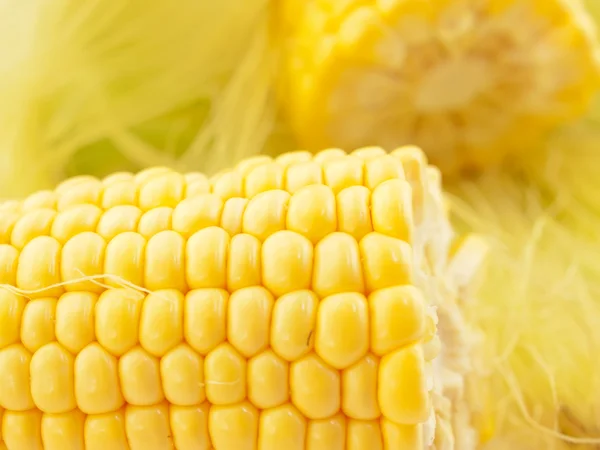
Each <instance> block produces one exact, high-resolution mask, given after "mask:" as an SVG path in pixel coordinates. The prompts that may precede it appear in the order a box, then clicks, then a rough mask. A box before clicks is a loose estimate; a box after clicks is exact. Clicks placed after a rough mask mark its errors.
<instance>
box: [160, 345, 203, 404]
mask: <svg viewBox="0 0 600 450" xmlns="http://www.w3.org/2000/svg"><path fill="white" fill-rule="evenodd" d="M160 376H161V379H162V383H163V389H164V391H165V398H166V399H167V400H168V401H169V402H170V403H171V404H173V405H180V406H194V405H199V404H201V403H202V402H203V401H204V400H205V399H206V394H205V390H204V358H202V356H200V355H198V354H197V353H196V352H195V351H194V350H192V349H191V348H190V347H189V346H187V345H185V344H182V345H179V346H177V347H175V348H174V349H172V350H171V351H169V352H168V353H167V354H166V355H165V356H163V357H162V359H161V360H160Z"/></svg>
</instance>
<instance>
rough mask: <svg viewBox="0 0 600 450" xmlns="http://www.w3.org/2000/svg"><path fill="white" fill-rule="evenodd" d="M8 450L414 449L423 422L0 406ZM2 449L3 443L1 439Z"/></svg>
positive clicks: (219, 410) (245, 408) (186, 409)
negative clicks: (88, 412)
mask: <svg viewBox="0 0 600 450" xmlns="http://www.w3.org/2000/svg"><path fill="white" fill-rule="evenodd" d="M0 423H1V425H2V433H1V434H2V435H3V436H4V439H5V444H6V445H7V446H8V448H11V449H12V448H15V449H28V450H29V449H31V450H37V449H46V450H64V449H69V450H83V449H85V450H105V449H110V450H113V449H115V450H120V449H132V450H137V449H144V450H170V449H177V450H211V449H212V448H215V449H236V450H281V449H282V448H286V449H289V450H305V449H311V450H367V449H368V450H395V449H403V450H421V449H422V448H423V431H422V425H399V424H396V423H394V422H392V421H389V420H387V419H381V420H356V419H348V418H346V417H344V416H343V415H341V414H338V415H335V416H333V417H330V418H327V419H317V420H310V419H306V418H304V417H303V416H302V415H301V414H300V413H299V411H298V410H297V409H296V408H294V407H293V406H291V405H283V406H279V407H275V408H269V409H263V410H259V409H257V408H256V407H254V406H253V405H251V404H250V403H248V402H241V403H239V404H236V405H229V406H218V405H209V404H208V403H203V404H202V405H199V406H174V405H168V404H166V403H161V404H159V405H154V406H131V405H128V406H127V407H125V408H122V409H120V410H118V411H115V412H111V413H108V414H94V415H87V416H86V415H85V414H83V413H82V412H81V411H79V410H73V411H70V412H68V413H64V414H45V413H41V412H40V411H37V410H31V411H26V412H14V411H5V412H4V413H2V411H1V410H0ZM0 448H2V443H0Z"/></svg>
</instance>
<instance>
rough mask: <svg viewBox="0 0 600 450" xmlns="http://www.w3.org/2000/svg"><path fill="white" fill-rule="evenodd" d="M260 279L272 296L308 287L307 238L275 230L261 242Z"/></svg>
mask: <svg viewBox="0 0 600 450" xmlns="http://www.w3.org/2000/svg"><path fill="white" fill-rule="evenodd" d="M261 263H262V277H261V278H262V282H263V284H264V286H265V287H266V288H267V289H269V290H270V291H271V292H273V294H275V295H276V296H281V295H284V294H287V293H289V292H292V291H296V290H301V289H308V288H309V287H310V284H311V278H312V274H313V266H312V265H313V247H312V244H311V242H310V241H309V240H308V239H307V238H305V237H304V236H301V235H300V234H297V233H294V232H292V231H287V230H285V231H277V232H275V233H274V234H272V235H270V236H269V237H268V238H267V239H265V241H264V243H263V245H262V254H261Z"/></svg>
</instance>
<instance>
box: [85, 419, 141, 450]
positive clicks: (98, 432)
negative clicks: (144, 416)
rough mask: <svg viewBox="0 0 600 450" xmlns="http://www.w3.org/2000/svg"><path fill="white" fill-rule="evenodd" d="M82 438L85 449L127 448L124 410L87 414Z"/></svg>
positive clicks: (124, 449)
mask: <svg viewBox="0 0 600 450" xmlns="http://www.w3.org/2000/svg"><path fill="white" fill-rule="evenodd" d="M84 438H85V448H86V450H104V449H105V448H110V449H111V450H112V449H115V450H129V448H130V447H129V444H128V442H127V435H126V432H125V412H124V410H118V411H114V412H110V413H107V414H94V415H89V416H87V417H86V419H85V425H84Z"/></svg>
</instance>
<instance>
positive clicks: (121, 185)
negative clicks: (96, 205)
mask: <svg viewBox="0 0 600 450" xmlns="http://www.w3.org/2000/svg"><path fill="white" fill-rule="evenodd" d="M137 199H138V187H137V185H136V184H135V182H134V181H133V180H117V181H115V182H113V183H109V184H106V183H105V186H104V189H103V191H102V200H101V202H100V204H101V205H102V208H104V209H109V208H113V207H115V206H120V205H135V204H137Z"/></svg>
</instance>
